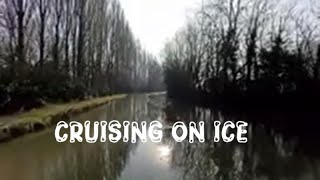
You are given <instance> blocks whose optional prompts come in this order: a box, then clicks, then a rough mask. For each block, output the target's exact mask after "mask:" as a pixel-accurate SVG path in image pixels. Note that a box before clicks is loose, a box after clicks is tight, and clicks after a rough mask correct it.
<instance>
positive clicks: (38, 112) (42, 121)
mask: <svg viewBox="0 0 320 180" xmlns="http://www.w3.org/2000/svg"><path fill="white" fill-rule="evenodd" d="M126 96H127V95H125V94H122V95H113V96H106V97H100V98H95V99H90V100H86V101H80V102H71V103H67V104H48V105H46V106H44V107H42V108H39V109H35V110H32V111H29V112H24V113H21V114H14V115H11V116H3V117H0V143H1V142H7V141H10V140H12V139H14V138H17V137H20V136H23V135H25V134H28V133H32V132H38V131H41V130H44V129H46V128H49V127H51V126H54V125H55V124H56V123H57V122H59V121H61V120H64V121H68V120H70V117H72V116H74V115H76V114H79V113H82V112H86V111H88V110H91V109H94V108H96V107H98V106H101V105H103V104H107V103H109V102H111V101H113V100H117V99H121V98H125V97H126Z"/></svg>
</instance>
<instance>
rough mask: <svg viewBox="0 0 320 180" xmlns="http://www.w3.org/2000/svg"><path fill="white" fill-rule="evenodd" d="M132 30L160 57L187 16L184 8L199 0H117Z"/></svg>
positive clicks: (188, 7)
mask: <svg viewBox="0 0 320 180" xmlns="http://www.w3.org/2000/svg"><path fill="white" fill-rule="evenodd" d="M120 2H121V5H122V7H123V9H124V12H125V15H126V18H127V19H128V21H129V24H130V26H131V28H132V30H133V33H134V34H135V35H136V37H137V38H138V39H139V40H140V42H141V44H142V46H143V47H144V48H146V49H147V51H149V52H150V53H152V54H153V55H155V56H157V57H159V56H160V53H161V50H162V48H163V46H164V44H165V42H166V41H167V40H168V39H170V38H171V37H173V36H174V34H175V32H176V31H178V30H179V29H180V28H181V27H182V26H183V25H184V24H185V22H186V20H187V16H186V14H187V11H188V10H192V9H194V8H195V7H197V6H198V5H199V4H200V3H201V0H120Z"/></svg>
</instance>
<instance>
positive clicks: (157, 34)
mask: <svg viewBox="0 0 320 180" xmlns="http://www.w3.org/2000/svg"><path fill="white" fill-rule="evenodd" d="M120 1H121V4H122V7H123V8H124V11H125V15H126V18H127V19H128V21H129V23H130V26H131V28H132V30H133V32H134V34H135V35H136V37H137V38H139V39H140V41H141V43H142V45H143V47H144V48H146V49H147V50H148V51H149V52H151V53H153V54H154V55H156V56H158V57H159V53H160V52H161V50H162V48H163V46H164V43H165V42H166V40H167V39H169V38H171V37H172V36H173V35H174V34H175V32H176V31H177V30H179V28H180V27H182V26H183V24H185V22H186V19H187V18H186V17H187V16H186V15H187V11H188V10H192V9H194V8H195V7H198V6H199V5H200V4H201V0H120ZM286 1H288V2H291V3H293V2H294V1H296V2H297V3H298V4H299V5H306V4H307V2H308V1H309V0H281V2H284V3H286ZM316 1H317V0H316ZM191 14H192V13H191Z"/></svg>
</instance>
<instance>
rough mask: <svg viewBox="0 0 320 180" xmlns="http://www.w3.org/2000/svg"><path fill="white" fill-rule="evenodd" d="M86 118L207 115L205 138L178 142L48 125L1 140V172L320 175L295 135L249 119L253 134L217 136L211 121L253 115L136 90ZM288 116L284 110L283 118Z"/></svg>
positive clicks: (77, 176)
mask: <svg viewBox="0 0 320 180" xmlns="http://www.w3.org/2000/svg"><path fill="white" fill-rule="evenodd" d="M73 119H74V120H77V121H85V120H92V121H96V120H107V121H110V120H119V121H124V120H129V121H153V120H159V121H161V122H162V123H163V124H165V125H171V124H172V123H173V122H174V121H176V120H183V121H185V122H189V121H204V122H205V123H206V142H205V143H199V142H195V143H193V144H190V143H189V142H187V141H185V142H182V143H176V142H175V141H174V140H173V139H172V138H171V135H170V131H168V130H165V131H164V138H163V140H162V142H161V143H152V142H150V141H148V142H147V143H142V142H139V143H136V144H132V143H123V142H119V143H116V144H112V143H109V142H106V143H95V144H87V143H76V144H70V143H57V142H55V139H54V131H53V129H52V130H47V131H45V132H41V133H38V134H32V135H28V136H26V137H23V138H20V139H17V140H15V141H12V142H10V143H7V144H1V145H0V179H1V180H180V179H185V180H209V179H222V180H229V179H232V180H233V179H235V180H236V179H239V180H240V179H243V180H248V179H260V180H267V179H270V180H274V179H283V180H287V179H290V180H291V179H294V180H295V179H297V180H319V179H320V168H319V167H320V164H319V158H318V157H317V156H313V155H310V154H307V153H304V152H303V151H297V149H298V150H299V149H301V145H299V144H298V143H297V141H296V139H295V138H284V137H283V136H282V135H281V133H275V132H273V131H272V130H271V131H270V130H268V131H267V130H265V128H264V126H262V125H260V124H255V125H253V124H251V125H250V127H249V129H248V130H249V142H248V143H247V144H245V145H240V144H237V143H230V144H225V143H222V142H221V143H213V141H212V140H213V128H211V127H212V126H211V125H212V124H211V123H212V122H213V121H216V120H219V121H222V122H224V121H227V120H233V121H236V120H248V119H246V117H243V116H233V115H232V116H231V115H228V114H225V113H221V112H219V111H216V110H213V109H205V108H199V107H190V106H183V105H178V104H174V105H173V104H172V103H168V102H167V100H166V99H165V97H164V96H158V97H151V98H150V97H148V96H146V95H135V96H130V97H128V98H126V99H123V100H119V101H114V102H112V103H110V104H108V105H105V106H102V107H99V108H97V109H95V110H92V111H90V112H87V113H83V114H81V115H79V116H77V117H73ZM280 119H281V118H280Z"/></svg>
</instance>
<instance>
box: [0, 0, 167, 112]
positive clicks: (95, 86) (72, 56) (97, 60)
mask: <svg viewBox="0 0 320 180" xmlns="http://www.w3.org/2000/svg"><path fill="white" fill-rule="evenodd" d="M0 39H1V44H0V114H1V112H8V111H15V110H18V109H21V108H28V106H30V108H31V107H33V106H36V105H37V104H41V103H42V102H43V101H69V100H72V99H83V98H87V97H89V96H101V95H106V94H111V93H123V92H132V91H154V90H158V89H160V88H161V83H158V84H156V83H154V82H161V76H159V74H161V73H162V72H161V71H162V70H161V66H160V65H159V64H158V63H157V61H156V58H155V57H154V56H152V55H151V54H150V53H148V52H147V51H146V50H144V49H143V47H142V46H141V45H140V43H139V41H138V40H137V39H136V38H135V37H134V35H133V33H132V31H131V29H130V26H129V23H128V22H127V20H126V18H125V15H124V11H123V10H122V8H121V5H120V2H119V1H118V0H90V1H88V0H0Z"/></svg>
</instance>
